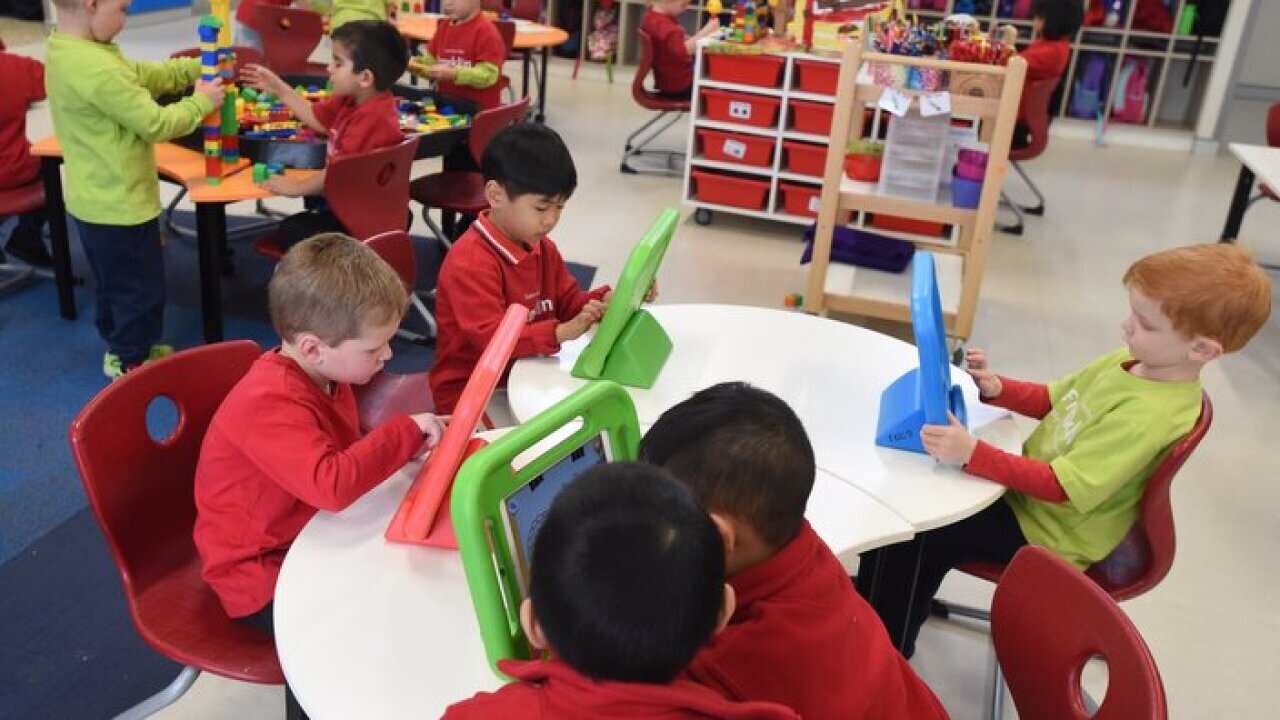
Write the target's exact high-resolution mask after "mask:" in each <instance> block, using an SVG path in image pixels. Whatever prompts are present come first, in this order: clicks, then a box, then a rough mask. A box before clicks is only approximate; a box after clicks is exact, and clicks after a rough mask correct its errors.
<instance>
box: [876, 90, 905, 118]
mask: <svg viewBox="0 0 1280 720" xmlns="http://www.w3.org/2000/svg"><path fill="white" fill-rule="evenodd" d="M880 107H881V108H882V109H884V110H885V111H887V112H890V113H893V114H894V115H896V116H898V117H903V116H905V115H906V114H907V111H908V110H910V109H911V96H910V95H908V94H906V93H904V92H902V91H901V90H899V89H898V88H891V87H887V88H885V89H884V91H883V92H881V93H880Z"/></svg>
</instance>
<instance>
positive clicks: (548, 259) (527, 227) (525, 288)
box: [430, 122, 654, 414]
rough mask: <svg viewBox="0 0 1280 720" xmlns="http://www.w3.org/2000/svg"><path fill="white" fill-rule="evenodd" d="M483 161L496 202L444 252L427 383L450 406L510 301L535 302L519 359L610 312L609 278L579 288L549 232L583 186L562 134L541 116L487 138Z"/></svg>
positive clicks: (551, 350)
mask: <svg viewBox="0 0 1280 720" xmlns="http://www.w3.org/2000/svg"><path fill="white" fill-rule="evenodd" d="M483 165H484V177H485V195H486V197H487V198H488V200H489V209H488V210H486V211H485V212H482V213H480V216H479V217H478V218H476V221H475V222H474V223H472V225H471V227H470V228H468V229H467V231H466V232H464V233H463V234H462V236H461V237H459V238H458V242H456V243H454V245H453V248H451V249H450V250H449V253H448V254H447V255H445V257H444V265H443V266H442V267H441V268H440V279H439V282H438V284H437V293H436V320H437V321H438V323H439V326H440V334H439V338H438V339H437V341H436V358H435V365H434V366H433V367H432V368H431V376H430V381H431V394H432V397H433V398H434V400H435V403H436V409H438V410H439V411H440V412H441V413H445V414H448V413H451V412H453V407H454V405H455V404H457V402H458V396H460V395H461V394H462V388H463V387H464V386H465V385H466V384H467V379H468V378H470V377H471V371H472V370H473V369H474V368H475V365H476V361H478V360H479V359H480V353H481V352H483V351H484V348H485V346H486V345H488V344H489V339H490V338H491V337H493V333H494V331H495V330H496V329H497V328H498V323H499V322H500V321H501V320H502V315H503V313H505V312H506V309H507V306H509V305H510V304H511V303H520V304H521V305H524V306H525V307H527V308H529V323H528V324H527V325H525V327H524V331H523V332H522V333H521V334H520V341H519V342H518V343H516V348H515V352H514V353H512V359H513V360H514V359H515V358H522V357H531V356H535V355H554V354H555V353H557V352H559V351H560V344H561V343H564V342H567V341H569V340H573V339H575V338H577V337H579V336H581V335H582V334H583V333H585V332H586V331H587V329H588V328H590V327H591V326H592V325H593V324H594V323H595V322H596V321H598V320H599V319H600V318H601V317H602V316H603V315H604V310H605V303H606V302H608V298H609V287H608V286H607V285H606V286H602V287H598V288H596V289H595V290H592V291H591V292H584V291H583V290H582V289H581V288H579V287H578V281H577V280H574V279H573V276H572V275H570V274H569V270H568V269H567V268H566V267H565V264H564V260H563V259H562V258H561V257H560V251H559V250H557V249H556V246H555V243H553V242H551V238H549V237H547V233H549V232H551V230H552V228H554V227H555V226H556V223H557V222H559V220H560V212H561V211H562V210H563V209H564V205H565V203H566V202H568V200H569V196H570V195H572V194H573V190H574V188H575V187H577V185H578V171H577V169H576V168H575V167H574V165H573V157H572V156H570V155H569V149H568V148H566V147H565V146H564V142H563V141H562V140H561V139H560V136H559V135H557V134H556V132H555V131H554V130H552V129H550V128H548V127H546V126H545V125H540V124H538V123H531V122H525V123H518V124H516V125H512V126H511V127H508V128H506V129H505V130H503V131H502V132H500V133H498V134H497V135H496V136H494V138H493V140H492V141H490V142H489V146H488V147H487V148H485V151H484V162H483ZM653 297H654V291H652V290H651V291H650V297H649V299H650V300H652V299H653ZM505 382H506V378H505V376H504V377H503V383H505Z"/></svg>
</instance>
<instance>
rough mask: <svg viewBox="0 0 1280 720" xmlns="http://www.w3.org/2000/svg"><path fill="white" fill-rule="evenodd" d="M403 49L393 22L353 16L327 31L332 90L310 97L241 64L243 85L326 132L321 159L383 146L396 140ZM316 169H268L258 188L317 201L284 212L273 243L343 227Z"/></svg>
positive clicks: (400, 137)
mask: <svg viewBox="0 0 1280 720" xmlns="http://www.w3.org/2000/svg"><path fill="white" fill-rule="evenodd" d="M408 62H409V51H408V49H406V47H405V44H404V39H403V38H402V37H401V36H400V31H398V30H396V28H395V26H394V25H392V24H391V23H388V22H386V21H383V20H356V21H353V22H349V23H347V24H345V25H343V26H342V27H340V28H338V29H337V30H334V31H333V59H332V60H331V61H329V81H330V84H331V85H332V94H331V96H330V97H329V99H328V100H324V101H321V102H317V103H314V104H313V103H312V102H311V101H310V100H307V99H306V98H304V97H302V96H301V95H299V94H298V92H297V91H296V90H294V89H293V88H291V87H289V84H288V83H286V82H285V81H284V80H282V79H280V76H278V75H276V74H275V73H274V72H272V71H271V70H268V69H267V68H265V67H263V66H261V65H249V66H248V67H246V68H245V71H244V80H245V83H246V84H247V85H249V86H250V87H253V88H255V89H257V90H261V91H264V92H269V93H271V94H272V95H275V96H276V97H278V98H280V100H281V102H283V103H284V104H285V105H286V106H287V107H288V108H289V109H290V110H291V111H293V114H294V115H295V116H296V117H297V118H298V120H299V121H301V122H302V124H304V125H306V126H307V127H309V128H312V129H313V130H315V131H317V132H320V133H324V134H325V135H327V136H328V138H329V147H328V160H330V161H332V160H333V159H334V158H336V157H340V156H343V155H355V154H359V153H363V152H369V151H370V150H378V149H380V148H384V147H390V146H392V145H395V144H396V143H399V142H400V141H401V140H403V139H404V134H403V133H401V132H400V115H399V112H398V111H397V110H396V98H395V96H394V95H392V94H391V90H390V88H391V85H392V84H393V83H395V81H396V80H397V79H398V78H399V77H400V76H401V75H402V74H403V73H404V69H405V66H406V65H408ZM324 177H325V174H324V173H323V172H318V173H315V174H313V175H311V176H308V177H307V178H306V179H302V180H299V179H296V178H290V177H286V176H284V175H273V176H271V177H270V178H269V179H268V180H267V181H266V183H265V187H266V188H267V189H268V190H270V191H271V192H273V193H275V194H277V195H284V196H287V197H304V198H312V199H315V200H319V202H309V203H308V205H307V207H308V208H309V209H308V211H307V212H303V213H299V214H297V215H293V216H291V217H288V218H286V219H285V220H284V221H283V222H281V223H280V227H279V228H277V229H276V232H275V234H274V235H275V238H274V240H275V244H276V245H278V246H279V247H281V248H283V249H286V250H287V249H288V248H289V247H292V246H293V245H295V244H297V243H299V242H301V241H302V240H303V239H305V238H308V237H311V236H312V235H315V234H317V233H322V232H345V231H346V229H345V228H343V226H342V223H341V222H339V221H338V218H337V216H335V215H334V214H333V211H331V210H329V209H328V207H327V206H325V204H324V203H323V193H324Z"/></svg>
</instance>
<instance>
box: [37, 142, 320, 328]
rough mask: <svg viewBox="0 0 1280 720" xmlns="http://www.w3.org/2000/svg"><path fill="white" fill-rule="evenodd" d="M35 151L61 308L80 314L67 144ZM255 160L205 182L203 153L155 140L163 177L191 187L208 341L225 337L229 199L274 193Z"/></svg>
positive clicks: (69, 315) (67, 314)
mask: <svg viewBox="0 0 1280 720" xmlns="http://www.w3.org/2000/svg"><path fill="white" fill-rule="evenodd" d="M31 154H33V155H36V156H38V157H39V158H40V160H41V163H42V165H43V168H42V169H43V176H44V188H45V206H46V207H47V208H48V212H49V235H50V240H51V245H52V246H53V270H54V279H55V281H56V282H57V286H58V310H59V313H60V314H61V315H62V317H64V318H66V319H68V320H74V319H75V318H76V305H75V302H76V301H75V295H74V293H73V292H72V283H73V282H74V281H73V278H72V276H71V250H70V240H69V236H68V234H67V219H66V204H65V202H64V200H63V196H62V174H61V167H60V166H61V165H62V148H61V147H60V146H59V145H58V139H57V138H56V137H54V136H49V137H46V138H44V139H42V140H40V141H39V142H37V143H35V144H34V145H32V147H31ZM249 167H250V163H249V161H247V160H244V159H241V160H240V161H239V162H238V163H235V164H233V165H230V166H229V167H224V169H223V178H222V182H221V183H219V184H217V185H210V184H208V183H207V182H205V168H204V155H203V154H202V153H199V152H196V151H194V150H188V149H187V148H183V147H179V146H177V145H174V144H172V143H159V144H157V145H156V168H157V169H158V170H159V173H160V175H161V176H162V177H164V178H165V179H167V180H170V181H173V182H176V183H178V184H180V185H182V186H183V187H185V188H186V189H187V194H188V196H189V197H190V198H191V201H192V202H193V203H195V206H196V238H197V245H198V247H199V259H200V313H201V318H202V322H203V327H204V340H205V342H218V341H220V340H222V248H223V247H225V246H226V244H227V205H228V204H229V203H233V202H239V201H241V200H255V199H259V198H268V197H273V194H272V193H271V192H270V191H269V190H267V189H266V188H264V187H262V186H261V185H257V184H255V183H254V182H253V173H251V172H248V169H249ZM316 172H318V171H316V170H286V171H285V174H287V175H289V176H290V177H299V178H303V177H306V176H309V175H312V174H314V173H316Z"/></svg>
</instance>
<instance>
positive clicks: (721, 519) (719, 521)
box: [711, 512, 738, 558]
mask: <svg viewBox="0 0 1280 720" xmlns="http://www.w3.org/2000/svg"><path fill="white" fill-rule="evenodd" d="M711 522H713V523H715V524H716V532H719V533H720V539H721V540H722V541H723V542H724V556H725V557H726V558H727V557H729V556H730V555H733V551H734V550H735V549H737V547H738V531H737V529H736V528H735V527H734V526H733V523H732V522H730V520H729V518H728V517H726V516H724V515H721V514H720V513H714V512H713V513H711Z"/></svg>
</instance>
